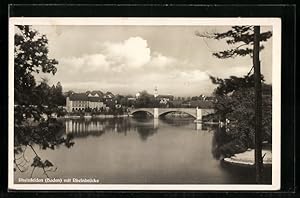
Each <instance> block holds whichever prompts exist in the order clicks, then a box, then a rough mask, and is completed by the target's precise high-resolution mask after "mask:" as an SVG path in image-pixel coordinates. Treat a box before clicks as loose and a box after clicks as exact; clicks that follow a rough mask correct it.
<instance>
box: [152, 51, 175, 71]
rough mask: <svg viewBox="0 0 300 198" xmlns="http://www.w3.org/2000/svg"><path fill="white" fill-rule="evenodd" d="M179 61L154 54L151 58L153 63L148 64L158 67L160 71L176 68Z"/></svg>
mask: <svg viewBox="0 0 300 198" xmlns="http://www.w3.org/2000/svg"><path fill="white" fill-rule="evenodd" d="M176 63H177V60H176V59H175V58H173V57H167V56H164V55H162V54H161V53H158V52H154V53H153V54H152V57H151V61H150V62H149V63H148V65H149V66H151V67H156V68H158V69H164V68H165V67H171V66H174V65H175V64H176Z"/></svg>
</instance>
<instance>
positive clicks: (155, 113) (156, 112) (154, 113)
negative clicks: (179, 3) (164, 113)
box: [153, 108, 159, 119]
mask: <svg viewBox="0 0 300 198" xmlns="http://www.w3.org/2000/svg"><path fill="white" fill-rule="evenodd" d="M158 116H159V114H158V108H154V111H153V117H154V119H157V118H158Z"/></svg>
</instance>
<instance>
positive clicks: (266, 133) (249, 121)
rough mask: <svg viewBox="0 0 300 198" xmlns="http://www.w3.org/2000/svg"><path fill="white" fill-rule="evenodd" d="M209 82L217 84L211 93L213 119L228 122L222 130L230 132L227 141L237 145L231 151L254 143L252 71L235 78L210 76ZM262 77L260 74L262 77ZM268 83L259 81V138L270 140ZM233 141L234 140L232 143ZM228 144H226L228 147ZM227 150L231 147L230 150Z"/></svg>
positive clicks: (252, 145) (270, 115) (269, 87)
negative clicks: (250, 73)
mask: <svg viewBox="0 0 300 198" xmlns="http://www.w3.org/2000/svg"><path fill="white" fill-rule="evenodd" d="M211 79H212V82H213V83H214V84H217V85H218V87H217V88H216V89H215V91H214V94H215V97H216V98H217V100H216V101H215V113H214V115H213V116H212V118H213V119H215V120H220V121H222V122H224V123H225V122H226V119H227V120H229V121H230V122H229V123H228V124H227V125H226V133H227V134H228V135H230V137H231V140H230V142H231V143H229V145H232V146H234V147H235V146H236V145H238V146H239V148H238V150H236V149H233V150H234V151H235V152H237V151H239V152H240V151H241V148H242V150H246V149H247V148H253V147H254V129H255V112H254V105H255V96H254V88H253V84H254V82H253V75H251V76H244V78H238V77H234V76H231V77H230V78H228V79H216V78H213V77H211ZM262 79H263V77H262ZM271 90H272V87H271V85H268V84H265V83H263V89H262V92H263V100H262V102H263V105H262V107H263V108H262V111H263V120H262V123H263V128H262V134H263V137H262V138H263V140H262V141H268V142H269V143H271V141H272V95H271V94H272V92H271ZM233 142H234V143H233ZM229 145H228V144H227V145H226V146H227V150H230V149H228V147H230V146H229ZM230 152H231V153H232V152H233V151H230Z"/></svg>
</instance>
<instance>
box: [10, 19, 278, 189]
mask: <svg viewBox="0 0 300 198" xmlns="http://www.w3.org/2000/svg"><path fill="white" fill-rule="evenodd" d="M280 98H281V20H280V18H201V17H199V18H180V17H179V18H134V17H129V18H118V17H112V18H107V17H97V18H91V17H90V18H78V17H77V18H72V17H69V18H68V17H66V18H43V17H32V18H30V17H11V18H10V19H9V112H8V114H9V162H8V167H9V174H8V175H9V178H8V181H9V183H8V184H9V189H10V190H214V191H215V190H248V191H249V190H254V191H260V190H279V189H280V178H281V173H280V162H281V157H280V150H281V140H280V139H281V138H280V137H281V131H280V128H281V123H280V120H281V110H280V106H281V105H280V104H281V100H280Z"/></svg>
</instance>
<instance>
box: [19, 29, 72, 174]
mask: <svg viewBox="0 0 300 198" xmlns="http://www.w3.org/2000/svg"><path fill="white" fill-rule="evenodd" d="M16 32H17V33H16V34H15V49H14V104H15V108H14V155H15V158H14V164H15V170H19V171H21V172H24V171H26V170H28V169H29V167H30V166H31V167H32V171H31V176H32V175H33V173H34V170H35V169H36V168H41V169H42V170H43V172H44V174H45V176H46V177H49V176H48V172H49V171H55V170H56V169H55V168H54V165H53V163H51V162H50V161H49V160H47V159H44V160H43V159H42V158H41V157H40V156H39V155H38V153H37V152H36V151H35V149H34V147H35V145H38V146H40V147H41V148H42V149H55V147H56V146H58V145H60V144H64V145H65V146H67V147H71V146H72V145H73V144H74V143H73V142H72V141H71V139H72V137H71V136H66V137H63V136H61V135H59V131H60V129H61V128H62V124H61V123H60V122H58V121H57V119H55V118H54V117H53V115H54V114H56V115H58V116H59V115H61V114H63V109H62V108H59V107H58V106H57V104H55V103H53V100H51V97H52V95H51V88H50V86H49V85H48V82H47V80H46V79H43V80H42V82H41V83H40V84H38V83H37V82H36V79H35V75H37V74H38V73H40V72H43V73H52V74H53V75H54V74H55V73H56V71H57V68H56V66H57V64H58V61H57V60H55V59H51V58H49V57H48V40H47V38H46V36H45V35H40V34H39V33H38V32H37V31H36V30H34V29H32V28H31V27H30V26H27V25H25V26H21V25H18V26H16ZM28 148H29V149H31V150H32V152H33V153H34V158H33V159H32V160H28V159H26V158H25V152H26V150H27V149H28ZM30 163H31V164H30ZM29 164H30V166H29Z"/></svg>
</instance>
